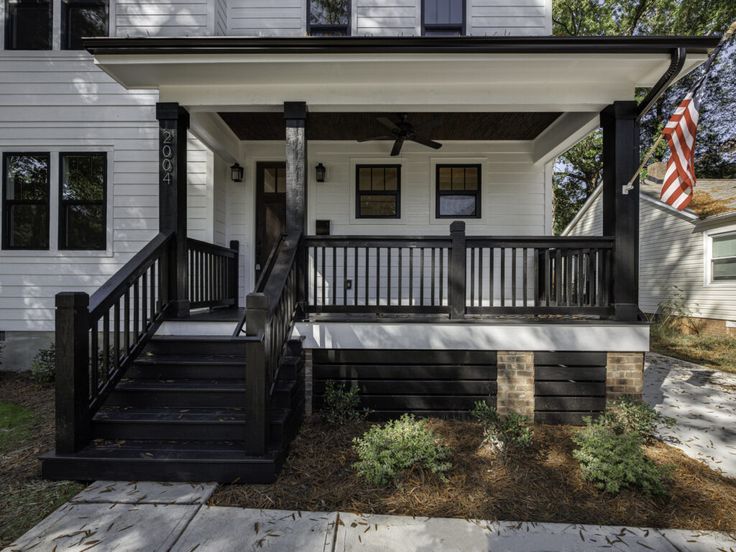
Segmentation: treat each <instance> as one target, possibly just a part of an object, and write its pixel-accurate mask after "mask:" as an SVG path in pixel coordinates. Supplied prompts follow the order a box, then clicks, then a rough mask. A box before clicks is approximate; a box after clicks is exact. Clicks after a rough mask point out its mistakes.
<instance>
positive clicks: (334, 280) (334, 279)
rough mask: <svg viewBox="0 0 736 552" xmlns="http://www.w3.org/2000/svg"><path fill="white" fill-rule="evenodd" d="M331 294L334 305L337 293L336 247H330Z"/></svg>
mask: <svg viewBox="0 0 736 552" xmlns="http://www.w3.org/2000/svg"><path fill="white" fill-rule="evenodd" d="M330 293H331V295H332V305H333V306H334V305H335V299H336V297H335V296H336V295H337V247H336V246H334V247H333V248H332V287H331V289H330Z"/></svg>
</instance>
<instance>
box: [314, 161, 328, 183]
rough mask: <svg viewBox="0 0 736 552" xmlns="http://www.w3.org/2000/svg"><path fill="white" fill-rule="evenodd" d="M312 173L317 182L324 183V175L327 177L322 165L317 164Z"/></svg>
mask: <svg viewBox="0 0 736 552" xmlns="http://www.w3.org/2000/svg"><path fill="white" fill-rule="evenodd" d="M314 171H315V173H316V175H317V182H324V181H325V175H327V169H326V168H325V166H324V165H323V164H322V163H318V164H317V166H316V167H315V168H314Z"/></svg>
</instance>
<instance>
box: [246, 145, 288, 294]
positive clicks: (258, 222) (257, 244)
mask: <svg viewBox="0 0 736 552" xmlns="http://www.w3.org/2000/svg"><path fill="white" fill-rule="evenodd" d="M268 168H284V169H286V160H279V159H273V160H264V161H256V167H255V169H256V171H255V172H256V175H255V176H256V177H255V184H256V186H255V188H256V189H255V204H254V207H255V217H254V225H255V232H254V233H253V234H254V238H255V239H254V248H253V249H254V255H253V273H254V276H255V280H254V282H256V281H258V277H259V275H260V269H259V268H258V267H259V264H260V262H259V261H260V259H259V257H260V249H261V247H262V245H261V244H262V242H263V232H264V230H265V229H264V227H263V222H264V221H263V209H260V208H259V207H260V206H261V205H262V203H263V196H264V193H265V192H264V189H263V188H264V178H263V170H264V169H268ZM284 202H286V192H284ZM285 228H286V227H285V226H284V229H285ZM268 253H270V251H268V252H265V255H264V256H267V255H268ZM264 260H265V259H264Z"/></svg>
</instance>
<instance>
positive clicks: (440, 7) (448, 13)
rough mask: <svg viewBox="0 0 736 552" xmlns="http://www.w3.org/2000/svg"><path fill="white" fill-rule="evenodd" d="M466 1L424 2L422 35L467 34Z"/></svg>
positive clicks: (441, 0) (430, 0) (432, 0)
mask: <svg viewBox="0 0 736 552" xmlns="http://www.w3.org/2000/svg"><path fill="white" fill-rule="evenodd" d="M465 1H466V0H422V33H423V34H424V35H426V36H453V35H462V34H465Z"/></svg>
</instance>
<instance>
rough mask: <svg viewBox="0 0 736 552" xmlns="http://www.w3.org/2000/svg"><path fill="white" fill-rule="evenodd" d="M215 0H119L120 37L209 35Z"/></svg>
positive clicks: (117, 8) (116, 31) (117, 11)
mask: <svg viewBox="0 0 736 552" xmlns="http://www.w3.org/2000/svg"><path fill="white" fill-rule="evenodd" d="M213 2H215V0H117V1H116V2H115V10H114V12H113V13H114V14H115V25H114V28H115V34H116V35H117V36H205V35H209V34H212V32H211V29H212V27H213V25H212V23H214V22H213V21H212V18H213V16H214V10H212V9H211V8H212V7H214V6H212V3H213Z"/></svg>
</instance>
